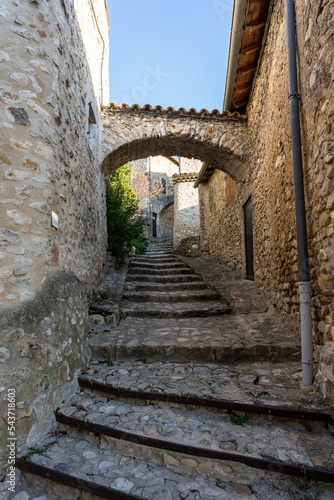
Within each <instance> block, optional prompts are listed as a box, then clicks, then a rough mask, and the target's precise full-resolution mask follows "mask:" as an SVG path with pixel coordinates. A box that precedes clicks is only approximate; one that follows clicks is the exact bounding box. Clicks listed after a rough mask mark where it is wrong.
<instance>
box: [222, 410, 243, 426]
mask: <svg viewBox="0 0 334 500" xmlns="http://www.w3.org/2000/svg"><path fill="white" fill-rule="evenodd" d="M227 413H228V414H229V416H230V419H231V422H232V424H234V425H243V424H245V423H246V422H247V417H245V415H237V414H236V413H234V412H233V411H228V412H227Z"/></svg>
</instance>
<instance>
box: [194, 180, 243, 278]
mask: <svg viewBox="0 0 334 500" xmlns="http://www.w3.org/2000/svg"><path fill="white" fill-rule="evenodd" d="M225 177H226V174H225V173H224V172H221V171H220V170H215V171H214V173H213V175H212V176H211V177H210V179H209V182H208V183H201V184H200V185H199V199H200V227H201V232H200V235H201V250H202V252H204V253H205V254H206V253H207V252H210V255H212V256H213V257H215V258H217V259H219V260H220V261H222V262H224V263H226V264H227V265H228V266H230V267H231V268H238V269H240V270H241V269H242V266H243V251H244V244H243V239H242V236H243V235H242V220H241V218H242V196H240V195H239V196H237V199H236V200H235V201H234V202H233V203H232V204H231V205H229V206H227V205H226V189H225V188H226V185H225Z"/></svg>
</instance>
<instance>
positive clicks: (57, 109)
mask: <svg viewBox="0 0 334 500" xmlns="http://www.w3.org/2000/svg"><path fill="white" fill-rule="evenodd" d="M94 5H95V8H96V9H97V14H98V15H99V19H100V21H99V22H100V30H102V33H103V36H104V38H105V57H106V56H107V54H108V39H107V36H108V23H107V18H106V15H105V5H104V0H99V1H95V2H94ZM103 13H104V17H103ZM77 15H79V16H80V17H77ZM103 19H104V22H102V20H103ZM89 20H90V25H89V26H90V31H89V26H88V23H89ZM0 23H1V30H0V49H1V50H0V66H1V81H0V107H1V115H2V121H1V123H0V148H1V149H0V162H1V167H2V169H1V171H2V173H1V179H0V191H1V205H0V220H1V228H0V246H1V254H0V255H1V271H0V294H1V307H2V308H5V307H13V306H14V305H16V304H17V303H20V302H22V301H24V300H27V299H31V298H33V297H34V294H35V292H36V290H37V289H38V288H39V287H40V285H41V283H42V282H43V280H44V279H45V277H46V276H49V275H52V274H53V273H55V272H57V271H59V270H62V271H67V270H71V271H72V272H74V273H75V274H76V275H77V276H78V277H79V278H80V280H81V281H82V282H83V283H84V284H85V285H86V286H87V287H91V286H93V285H94V284H96V283H97V282H98V281H99V280H100V279H101V274H102V266H103V262H104V259H105V249H106V231H105V213H104V212H105V210H104V197H105V194H104V190H105V187H104V183H103V178H102V174H101V173H100V169H99V164H100V161H101V157H100V149H99V143H100V137H101V120H100V118H99V108H100V94H99V93H98V94H97V95H96V94H95V90H94V85H95V87H98V86H99V85H98V83H97V81H100V73H99V72H98V74H96V73H93V75H92V77H91V73H90V71H89V69H90V68H89V64H88V62H87V57H86V56H87V54H86V49H87V50H88V48H89V47H90V43H92V47H91V49H89V50H90V52H88V55H90V57H91V58H92V52H91V50H93V51H95V60H96V59H98V58H97V57H96V54H97V53H99V54H101V50H100V51H97V47H95V45H96V44H95V45H94V41H95V40H96V38H99V36H100V35H99V34H98V32H97V28H96V26H95V24H94V19H93V15H92V13H91V11H90V10H88V3H86V2H78V1H76V2H74V3H73V2H71V1H66V2H61V1H60V0H59V1H55V2H46V1H41V2H30V3H28V4H27V3H26V2H23V1H18V0H16V1H13V2H11V3H8V5H7V6H6V7H1V9H0ZM81 36H84V37H85V41H86V46H85V45H84V43H83V41H82V39H81ZM100 45H101V44H100ZM106 60H107V59H106ZM106 66H107V62H106ZM106 70H107V69H105V71H106ZM96 71H97V70H96ZM89 103H91V110H93V112H94V114H95V118H96V122H97V123H96V125H94V124H93V125H92V126H91V129H92V130H91V134H90V137H89V135H88V134H87V132H88V127H89V124H88V115H89V107H90V106H89ZM94 134H95V137H96V141H94V140H93V139H92V137H91V136H92V135H94ZM51 211H53V212H55V213H56V214H57V215H58V217H59V229H58V230H57V229H55V228H53V227H51Z"/></svg>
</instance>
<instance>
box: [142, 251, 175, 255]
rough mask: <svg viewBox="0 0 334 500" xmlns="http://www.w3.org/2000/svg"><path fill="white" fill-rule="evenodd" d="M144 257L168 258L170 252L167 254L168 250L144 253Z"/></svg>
mask: <svg viewBox="0 0 334 500" xmlns="http://www.w3.org/2000/svg"><path fill="white" fill-rule="evenodd" d="M143 255H144V256H147V257H164V256H166V257H168V256H169V255H170V252H167V251H166V250H156V251H152V252H144V253H143Z"/></svg>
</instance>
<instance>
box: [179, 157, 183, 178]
mask: <svg viewBox="0 0 334 500" xmlns="http://www.w3.org/2000/svg"><path fill="white" fill-rule="evenodd" d="M179 174H182V160H181V156H179Z"/></svg>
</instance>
